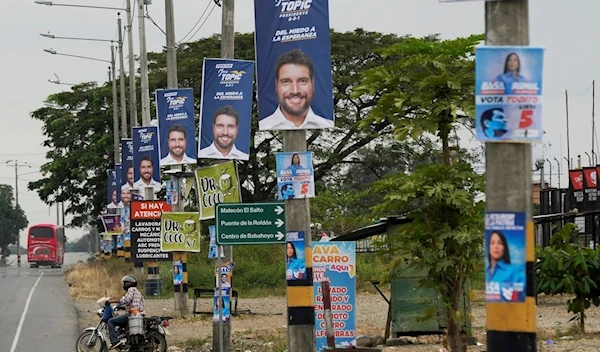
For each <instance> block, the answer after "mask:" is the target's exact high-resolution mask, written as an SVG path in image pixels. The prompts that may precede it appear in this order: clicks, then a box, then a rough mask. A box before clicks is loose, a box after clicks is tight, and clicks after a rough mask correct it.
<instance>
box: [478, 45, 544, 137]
mask: <svg viewBox="0 0 600 352" xmlns="http://www.w3.org/2000/svg"><path fill="white" fill-rule="evenodd" d="M543 58H544V49H542V48H533V47H522V46H517V47H510V46H502V47H480V48H477V49H476V56H475V99H476V102H475V126H476V137H477V139H479V140H481V141H487V142H494V141H499V142H538V141H541V140H542V138H543V135H544V130H543V126H542V73H543V71H542V66H543Z"/></svg>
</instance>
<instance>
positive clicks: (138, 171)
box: [133, 126, 161, 194]
mask: <svg viewBox="0 0 600 352" xmlns="http://www.w3.org/2000/svg"><path fill="white" fill-rule="evenodd" d="M158 162H159V159H158V129H157V128H156V127H153V126H151V127H134V128H133V178H134V180H135V183H134V184H133V187H134V188H136V189H138V190H139V192H140V193H142V194H143V193H144V189H145V188H146V187H153V188H154V189H155V190H159V189H160V187H161V183H160V167H159V164H158Z"/></svg>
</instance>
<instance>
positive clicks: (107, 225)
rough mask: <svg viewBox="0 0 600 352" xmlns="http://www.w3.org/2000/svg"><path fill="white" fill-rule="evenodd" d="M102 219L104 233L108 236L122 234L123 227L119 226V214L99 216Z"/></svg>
mask: <svg viewBox="0 0 600 352" xmlns="http://www.w3.org/2000/svg"><path fill="white" fill-rule="evenodd" d="M100 217H101V218H102V224H103V225H104V232H105V233H107V234H109V235H117V234H121V233H123V226H122V225H121V215H119V214H105V215H100Z"/></svg>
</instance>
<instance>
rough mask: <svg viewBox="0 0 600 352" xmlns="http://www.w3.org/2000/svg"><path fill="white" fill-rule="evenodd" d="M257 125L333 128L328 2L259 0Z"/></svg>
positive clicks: (256, 12)
mask: <svg viewBox="0 0 600 352" xmlns="http://www.w3.org/2000/svg"><path fill="white" fill-rule="evenodd" d="M254 19H255V20H254V23H255V26H256V32H255V43H256V72H257V80H258V82H257V83H258V119H259V122H258V127H259V129H260V130H261V131H264V130H294V129H320V128H332V127H333V126H334V113H333V87H332V76H331V43H330V34H329V1H327V0H301V1H287V0H254Z"/></svg>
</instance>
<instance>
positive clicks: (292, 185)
mask: <svg viewBox="0 0 600 352" xmlns="http://www.w3.org/2000/svg"><path fill="white" fill-rule="evenodd" d="M275 164H276V166H277V199H279V200H287V199H298V198H312V197H314V196H315V177H314V170H313V165H312V152H289V153H288V152H285V153H276V154H275Z"/></svg>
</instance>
